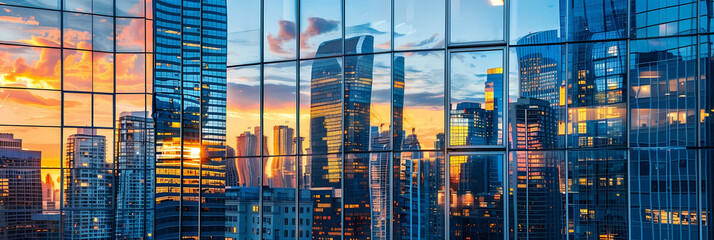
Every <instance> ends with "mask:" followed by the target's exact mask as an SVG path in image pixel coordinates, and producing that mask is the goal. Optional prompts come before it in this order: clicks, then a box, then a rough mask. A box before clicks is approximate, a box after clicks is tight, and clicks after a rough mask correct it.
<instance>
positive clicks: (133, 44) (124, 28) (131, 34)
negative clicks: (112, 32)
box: [116, 18, 146, 52]
mask: <svg viewBox="0 0 714 240" xmlns="http://www.w3.org/2000/svg"><path fill="white" fill-rule="evenodd" d="M145 26H146V23H145V22H144V20H143V19H119V18H118V19H117V24H116V31H117V37H116V44H117V50H118V51H135V52H143V51H144V44H145V43H146V39H145V38H144V36H145V33H146V30H145V28H144V27H145Z"/></svg>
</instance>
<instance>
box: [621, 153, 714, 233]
mask: <svg viewBox="0 0 714 240" xmlns="http://www.w3.org/2000/svg"><path fill="white" fill-rule="evenodd" d="M630 157H631V159H630V167H631V168H632V169H631V170H630V171H629V172H630V173H631V175H630V177H629V179H630V180H629V181H630V197H631V199H630V212H631V213H632V214H631V216H630V219H631V222H630V224H631V226H632V228H631V233H632V239H638V238H640V239H642V238H650V239H662V238H667V236H672V235H674V234H676V235H678V236H681V237H682V238H683V239H700V238H699V225H700V220H701V219H700V218H699V217H700V214H698V212H699V206H698V200H699V197H700V195H699V194H698V190H697V189H698V188H699V187H698V186H700V185H701V184H702V182H699V181H698V180H697V172H698V167H699V166H698V165H697V151H696V150H685V149H647V148H639V149H632V150H630ZM702 197H703V196H702ZM652 225H662V226H661V227H657V228H653V227H652ZM703 238H706V237H703ZM703 238H702V239H703Z"/></svg>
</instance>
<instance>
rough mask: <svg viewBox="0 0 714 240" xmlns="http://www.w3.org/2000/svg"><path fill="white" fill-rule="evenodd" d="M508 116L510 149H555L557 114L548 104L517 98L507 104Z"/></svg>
mask: <svg viewBox="0 0 714 240" xmlns="http://www.w3.org/2000/svg"><path fill="white" fill-rule="evenodd" d="M508 116H509V123H508V125H509V128H510V129H511V133H510V134H511V135H510V136H509V137H510V138H511V147H512V148H514V149H554V148H556V147H557V145H556V143H557V141H558V125H557V124H558V123H557V119H556V118H557V114H556V111H555V110H554V109H553V107H551V104H550V103H549V102H547V101H544V100H540V99H535V98H518V99H517V100H516V101H515V102H511V103H509V104H508Z"/></svg>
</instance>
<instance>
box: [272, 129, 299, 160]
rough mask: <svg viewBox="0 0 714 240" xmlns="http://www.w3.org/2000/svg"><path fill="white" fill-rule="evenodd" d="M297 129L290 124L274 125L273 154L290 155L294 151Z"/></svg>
mask: <svg viewBox="0 0 714 240" xmlns="http://www.w3.org/2000/svg"><path fill="white" fill-rule="evenodd" d="M294 132H295V129H292V128H290V127H288V126H273V152H272V155H288V154H291V153H293V152H294V149H295V148H294V147H295V139H294V138H295V137H294Z"/></svg>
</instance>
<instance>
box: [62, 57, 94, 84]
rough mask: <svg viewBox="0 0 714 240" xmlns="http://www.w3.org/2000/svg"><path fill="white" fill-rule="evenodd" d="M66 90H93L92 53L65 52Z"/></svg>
mask: <svg viewBox="0 0 714 240" xmlns="http://www.w3.org/2000/svg"><path fill="white" fill-rule="evenodd" d="M64 90H76V91H91V90H92V52H90V51H71V50H66V51H65V52H64Z"/></svg>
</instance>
